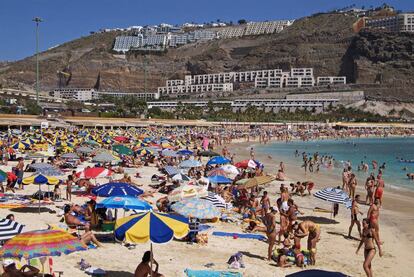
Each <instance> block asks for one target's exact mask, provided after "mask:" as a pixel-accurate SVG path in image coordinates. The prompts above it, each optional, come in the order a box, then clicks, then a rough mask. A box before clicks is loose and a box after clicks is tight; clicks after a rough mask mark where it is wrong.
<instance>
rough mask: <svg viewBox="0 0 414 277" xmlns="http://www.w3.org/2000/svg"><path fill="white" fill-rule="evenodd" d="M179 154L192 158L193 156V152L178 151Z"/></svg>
mask: <svg viewBox="0 0 414 277" xmlns="http://www.w3.org/2000/svg"><path fill="white" fill-rule="evenodd" d="M177 154H178V155H181V156H190V155H193V151H190V150H187V149H182V150H178V151H177Z"/></svg>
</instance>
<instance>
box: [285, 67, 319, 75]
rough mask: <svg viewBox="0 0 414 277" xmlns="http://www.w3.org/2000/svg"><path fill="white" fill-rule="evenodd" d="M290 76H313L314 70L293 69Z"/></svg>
mask: <svg viewBox="0 0 414 277" xmlns="http://www.w3.org/2000/svg"><path fill="white" fill-rule="evenodd" d="M290 76H291V77H295V76H301V77H303V76H313V68H291V69H290Z"/></svg>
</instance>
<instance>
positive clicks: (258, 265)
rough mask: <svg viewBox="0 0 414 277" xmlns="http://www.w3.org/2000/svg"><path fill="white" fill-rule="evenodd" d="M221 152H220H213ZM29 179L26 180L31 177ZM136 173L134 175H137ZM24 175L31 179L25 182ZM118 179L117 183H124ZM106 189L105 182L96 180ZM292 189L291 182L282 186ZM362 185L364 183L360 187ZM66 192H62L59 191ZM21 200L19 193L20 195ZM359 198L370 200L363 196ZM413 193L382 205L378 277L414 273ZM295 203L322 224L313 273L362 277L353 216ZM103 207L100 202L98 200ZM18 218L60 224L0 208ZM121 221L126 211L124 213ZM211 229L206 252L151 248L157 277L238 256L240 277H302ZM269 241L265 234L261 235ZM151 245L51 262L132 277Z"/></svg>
mask: <svg viewBox="0 0 414 277" xmlns="http://www.w3.org/2000/svg"><path fill="white" fill-rule="evenodd" d="M252 144H255V145H257V144H258V143H256V142H242V143H234V144H232V145H229V146H228V149H229V150H230V152H232V153H235V154H236V160H242V159H244V158H248V155H249V151H248V149H249V148H250V147H249V146H250V145H252ZM216 150H217V151H218V150H219V149H216ZM257 158H258V159H259V160H260V161H262V162H263V163H264V164H265V171H266V172H268V173H273V174H275V173H276V169H277V167H278V164H279V162H280V161H281V159H280V157H277V156H273V157H272V159H269V158H268V157H267V156H265V155H257ZM13 165H14V163H9V165H8V166H7V167H5V166H0V168H1V169H3V170H7V171H8V170H10V169H11V166H13ZM138 172H139V173H140V174H141V176H142V178H139V179H137V178H133V181H134V182H136V183H138V184H142V185H143V189H149V187H148V185H149V184H151V181H150V178H151V176H152V175H153V174H154V173H157V170H156V168H155V167H154V166H148V167H142V168H140V169H138ZM286 172H287V176H288V178H289V180H291V181H292V182H296V181H299V180H300V181H305V180H312V181H313V182H315V184H316V187H315V189H314V191H316V190H317V189H320V188H323V187H327V186H336V185H340V184H341V179H340V176H337V177H336V178H334V177H332V176H329V175H328V174H324V172H323V171H321V172H320V173H319V174H307V175H306V176H305V174H304V172H303V170H302V169H301V168H300V166H299V165H298V164H294V163H287V164H286ZM26 174H27V173H26ZM132 175H133V174H131V176H132ZM25 176H26V175H25ZM121 177H122V176H121V175H117V176H115V179H116V178H121ZM98 182H99V183H104V182H105V180H104V179H102V180H98ZM280 183H281V182H276V181H275V182H272V183H271V184H269V185H267V186H266V190H267V191H268V192H269V194H270V196H271V201H272V204H274V203H275V202H276V199H277V198H278V197H279V196H278V194H277V192H278V191H279V187H280ZM285 183H287V184H289V183H290V182H289V181H287V182H285ZM360 184H361V182H360ZM37 188H38V187H37V186H34V185H29V186H26V188H25V190H24V194H31V193H33V192H35V191H36V190H37ZM62 190H63V191H64V189H62ZM18 193H22V191H18ZM361 195H362V196H365V193H364V192H362V190H361ZM160 196H161V194H156V195H155V198H154V199H151V198H148V199H147V200H150V201H152V202H155V199H157V198H159V197H160ZM413 196H414V194H413V193H404V194H401V193H400V194H398V193H396V192H390V191H389V190H387V189H386V190H385V196H384V205H383V209H382V210H381V215H380V228H381V229H380V231H381V233H380V236H381V240H383V241H384V245H383V249H384V256H383V257H382V258H380V257H379V256H378V254H377V255H376V256H375V258H374V261H373V270H374V274H375V276H413V275H414V268H413V267H412V266H411V265H412V264H413V262H414V257H413V256H412V255H411V254H412V247H413V246H414V242H413V239H414V237H413V235H412V234H411V233H410V231H411V230H412V229H413V227H414V223H413V222H414V221H413V218H414V216H413V215H412V214H411V211H412V210H413V208H414V201H413V199H414V197H413ZM87 200H88V199H87V198H85V197H76V196H73V197H72V202H75V203H79V204H81V203H84V202H85V201H87ZM294 200H295V202H297V204H298V205H299V208H300V209H301V210H302V211H303V212H304V213H305V214H304V215H303V216H300V217H299V219H302V220H304V219H310V220H312V221H315V222H316V223H319V224H320V225H321V231H322V233H321V241H320V242H319V243H318V254H317V265H316V266H310V267H308V268H318V269H324V270H330V271H340V272H343V273H345V274H347V275H350V276H365V273H364V272H363V269H362V263H363V251H361V252H360V253H359V255H356V254H355V251H356V248H357V245H358V243H359V241H358V240H356V239H346V238H345V236H346V235H347V232H348V227H349V224H350V211H349V210H347V209H346V208H345V207H343V206H341V207H340V210H339V214H338V215H337V217H336V218H335V219H330V214H328V213H317V212H313V208H315V207H320V208H326V209H330V208H331V205H330V204H329V203H327V202H324V201H322V200H318V199H317V198H315V197H313V196H305V197H299V196H294ZM98 201H99V200H98ZM63 204H64V203H56V206H55V205H51V206H50V207H49V208H50V209H51V210H55V211H57V214H58V213H59V211H60V209H59V207H61V206H63ZM361 208H362V211H363V212H364V214H366V212H367V210H368V206H363V205H361ZM9 213H13V214H15V216H16V221H18V222H20V223H22V224H25V225H26V227H25V231H29V230H36V229H44V228H47V225H48V224H58V223H59V220H60V219H61V217H59V216H58V215H57V214H56V213H54V214H52V213H49V212H47V211H46V212H42V213H41V214H40V215H39V214H38V209H37V208H33V209H29V210H27V209H26V210H24V211H21V210H19V209H14V210H11V211H10V210H8V209H0V218H4V217H5V216H6V215H7V214H9ZM121 214H122V212H121ZM210 225H212V226H213V228H211V229H209V230H208V231H207V233H208V234H209V242H208V244H207V245H204V246H201V245H197V244H191V245H190V244H187V243H185V242H180V241H172V242H170V243H168V244H166V245H154V257H155V259H156V260H157V261H158V262H159V264H160V269H159V270H160V272H161V273H163V274H164V275H165V276H184V270H185V269H186V268H191V269H200V270H203V269H204V270H206V269H208V268H207V267H205V265H206V264H212V266H211V267H210V269H214V270H226V269H227V263H226V262H227V260H228V258H229V257H230V256H231V255H233V254H234V253H236V252H238V251H241V252H242V253H243V254H244V262H245V265H246V268H244V269H240V270H239V272H242V273H243V276H285V275H286V274H289V273H292V272H297V271H300V270H301V269H299V268H297V267H292V268H287V269H281V268H278V267H276V264H275V263H274V262H268V261H265V257H266V254H267V243H266V242H262V241H258V240H250V239H241V238H238V239H234V238H223V237H216V236H213V235H211V233H212V232H213V231H226V232H239V233H240V232H242V228H241V227H242V226H241V225H236V224H234V223H223V222H219V223H214V224H210ZM263 234H264V233H263ZM353 235H354V237H357V235H358V233H357V230H356V227H355V229H354V231H353ZM149 248H150V244H149V243H147V244H138V245H137V246H136V248H135V249H131V250H129V249H128V248H126V247H124V246H122V245H121V244H119V243H112V242H104V247H103V248H98V249H91V250H88V251H84V252H77V253H73V254H70V255H67V256H61V257H54V258H53V260H54V267H53V269H54V270H57V271H63V272H64V276H86V275H85V273H84V272H82V271H81V270H80V269H78V268H77V263H78V262H79V261H80V259H81V258H83V259H85V260H86V261H87V262H88V263H90V264H91V265H92V266H94V267H99V268H102V269H104V270H105V271H106V272H107V276H133V272H134V270H135V267H136V265H137V264H138V263H139V262H140V260H141V257H142V255H143V253H144V252H145V251H146V250H149Z"/></svg>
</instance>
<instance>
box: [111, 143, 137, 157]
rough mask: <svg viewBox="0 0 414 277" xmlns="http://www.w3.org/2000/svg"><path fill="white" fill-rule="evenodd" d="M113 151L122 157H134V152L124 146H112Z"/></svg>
mask: <svg viewBox="0 0 414 277" xmlns="http://www.w3.org/2000/svg"><path fill="white" fill-rule="evenodd" d="M112 150H114V151H115V152H116V153H118V154H120V155H134V151H132V150H131V149H130V148H128V147H126V146H125V145H122V144H116V145H114V146H112Z"/></svg>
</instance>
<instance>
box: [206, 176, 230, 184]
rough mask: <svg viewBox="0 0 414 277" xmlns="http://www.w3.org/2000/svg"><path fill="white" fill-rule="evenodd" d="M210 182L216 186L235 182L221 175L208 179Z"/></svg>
mask: <svg viewBox="0 0 414 277" xmlns="http://www.w3.org/2000/svg"><path fill="white" fill-rule="evenodd" d="M208 180H209V181H210V182H211V183H214V184H231V183H232V182H233V181H232V180H231V179H229V178H227V177H225V176H221V175H215V176H211V177H208Z"/></svg>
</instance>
